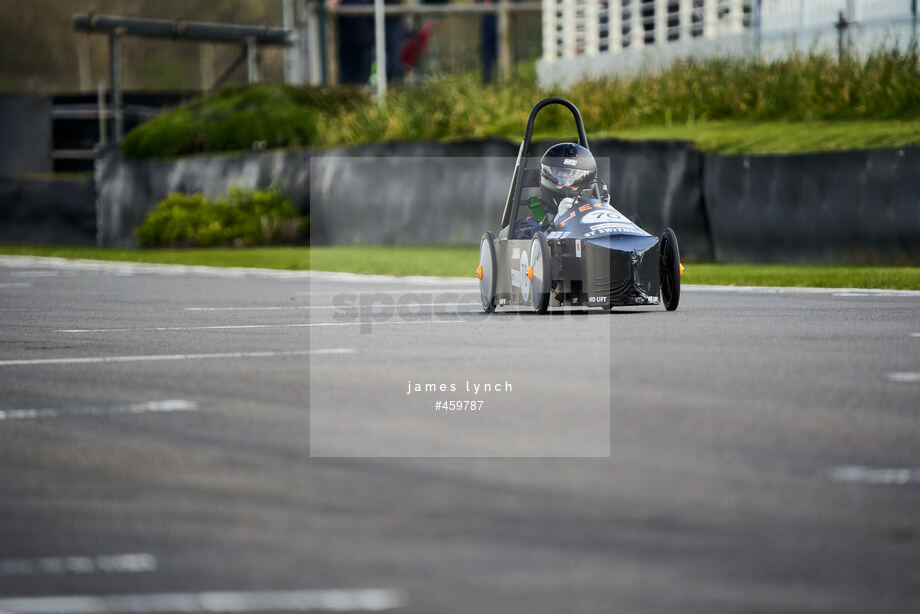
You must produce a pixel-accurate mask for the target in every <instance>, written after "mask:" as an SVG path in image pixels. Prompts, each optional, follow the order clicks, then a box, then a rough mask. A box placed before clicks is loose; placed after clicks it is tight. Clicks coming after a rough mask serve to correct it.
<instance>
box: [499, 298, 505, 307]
mask: <svg viewBox="0 0 920 614" xmlns="http://www.w3.org/2000/svg"><path fill="white" fill-rule="evenodd" d="M504 304H505V299H503V298H500V299H498V305H499V306H502V305H504Z"/></svg>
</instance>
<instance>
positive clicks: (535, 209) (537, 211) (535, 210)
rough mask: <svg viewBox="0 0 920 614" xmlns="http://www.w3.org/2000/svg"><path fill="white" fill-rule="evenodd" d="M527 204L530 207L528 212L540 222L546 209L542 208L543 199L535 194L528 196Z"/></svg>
mask: <svg viewBox="0 0 920 614" xmlns="http://www.w3.org/2000/svg"><path fill="white" fill-rule="evenodd" d="M527 206H528V207H530V214H531V215H533V219H535V220H537V221H538V222H542V221H543V218H544V217H546V211H544V210H543V201H542V200H540V199H539V198H537V197H536V196H531V197H530V202H528V203H527Z"/></svg>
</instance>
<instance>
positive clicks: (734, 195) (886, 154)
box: [703, 148, 920, 264]
mask: <svg viewBox="0 0 920 614" xmlns="http://www.w3.org/2000/svg"><path fill="white" fill-rule="evenodd" d="M703 166H704V168H705V172H704V174H703V192H704V198H705V201H706V206H707V210H708V212H709V215H710V219H711V230H712V239H713V244H714V249H715V256H716V259H717V260H718V261H720V262H803V263H809V262H866V263H902V264H907V263H914V264H916V263H918V262H920V149H917V148H905V149H875V150H868V151H850V152H840V153H822V154H803V155H788V156H722V155H711V154H707V155H705V157H704V162H703Z"/></svg>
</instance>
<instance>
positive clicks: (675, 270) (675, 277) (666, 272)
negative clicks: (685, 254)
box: [658, 228, 680, 311]
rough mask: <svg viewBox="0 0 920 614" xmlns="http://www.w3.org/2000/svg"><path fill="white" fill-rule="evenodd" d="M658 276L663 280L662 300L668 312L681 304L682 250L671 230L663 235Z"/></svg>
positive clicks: (659, 252) (659, 251) (659, 250)
mask: <svg viewBox="0 0 920 614" xmlns="http://www.w3.org/2000/svg"><path fill="white" fill-rule="evenodd" d="M658 275H659V277H660V279H661V300H662V302H663V303H664V308H665V309H667V310H668V311H674V310H675V309H677V304H678V303H679V302H680V249H678V247H677V235H676V234H674V231H673V230H671V229H670V228H665V229H664V232H663V233H661V239H660V241H659V247H658Z"/></svg>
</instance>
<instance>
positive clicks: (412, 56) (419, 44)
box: [399, 19, 434, 70]
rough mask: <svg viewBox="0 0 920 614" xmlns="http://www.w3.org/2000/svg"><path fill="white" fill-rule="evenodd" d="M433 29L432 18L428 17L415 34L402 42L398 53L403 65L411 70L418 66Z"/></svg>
mask: <svg viewBox="0 0 920 614" xmlns="http://www.w3.org/2000/svg"><path fill="white" fill-rule="evenodd" d="M433 31H434V20H432V19H429V20H427V21H426V22H425V23H423V24H422V27H421V28H419V29H418V32H417V33H416V34H415V36H413V37H411V38H408V39H406V41H405V42H404V43H403V46H402V51H401V52H400V54H399V58H400V60H402V63H403V66H405V67H407V68H408V69H410V70H412V69H414V68H416V67H417V66H418V63H419V60H421V59H422V56H423V55H425V51H427V49H428V42H429V41H430V40H431V33H432V32H433Z"/></svg>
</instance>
